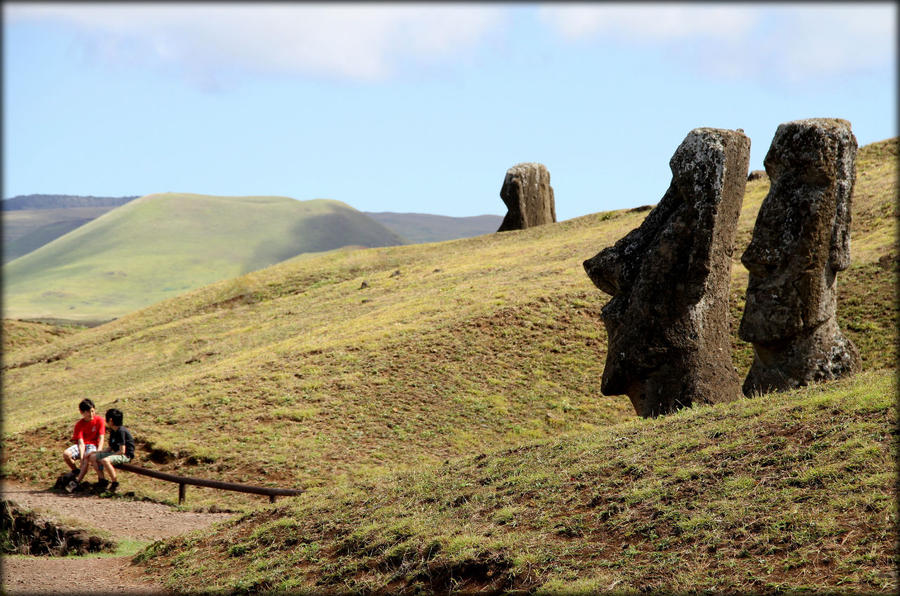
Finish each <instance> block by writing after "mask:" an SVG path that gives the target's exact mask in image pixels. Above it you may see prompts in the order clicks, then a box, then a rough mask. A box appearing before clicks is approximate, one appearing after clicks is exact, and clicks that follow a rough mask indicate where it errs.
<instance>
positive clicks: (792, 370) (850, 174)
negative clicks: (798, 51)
mask: <svg viewBox="0 0 900 596" xmlns="http://www.w3.org/2000/svg"><path fill="white" fill-rule="evenodd" d="M856 150H857V143H856V137H855V136H853V133H852V132H851V130H850V123H849V122H847V121H846V120H840V119H836V118H814V119H808V120H797V121H794V122H787V123H785V124H782V125H780V126H779V127H778V130H777V131H776V132H775V137H774V138H773V139H772V145H771V146H770V147H769V152H768V153H767V154H766V159H765V166H766V173H767V174H768V175H769V179H770V180H771V187H770V188H769V194H767V195H766V198H765V199H764V200H763V203H762V205H761V206H760V209H759V214H758V215H757V217H756V224H755V225H754V227H753V238H752V240H751V241H750V245H749V246H748V247H747V250H746V251H744V254H743V256H742V257H741V262H742V263H743V264H744V266H745V267H746V268H747V270H748V271H749V272H750V280H749V282H748V284H747V301H746V306H745V308H744V316H743V318H742V319H741V326H740V328H739V330H738V334H739V335H740V337H741V339H743V340H745V341H748V342H751V343H752V344H753V351H754V357H753V364H752V366H751V367H750V373H749V374H748V375H747V379H746V380H745V381H744V386H743V391H744V394H746V395H748V396H749V395H753V394H756V393H764V392H767V391H773V390H775V391H784V390H786V389H791V388H793V387H798V386H801V385H806V384H808V383H809V382H811V381H818V380H824V379H834V378H838V377H841V376H844V375H847V374H851V373H853V372H855V371H856V370H858V369H859V353H858V352H857V350H856V347H855V346H854V345H853V343H852V342H851V341H850V340H849V339H847V338H846V337H844V335H843V334H842V333H841V331H840V329H838V326H837V320H836V315H835V313H836V309H837V272H838V271H843V270H844V269H846V268H847V267H848V266H849V265H850V201H851V197H852V194H853V184H854V182H855V180H856Z"/></svg>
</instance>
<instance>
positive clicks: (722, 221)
mask: <svg viewBox="0 0 900 596" xmlns="http://www.w3.org/2000/svg"><path fill="white" fill-rule="evenodd" d="M749 163H750V139H749V138H747V137H746V136H745V135H744V134H742V133H741V132H739V131H733V130H721V129H716V128H697V129H694V130H692V131H691V132H690V133H689V134H688V135H687V137H685V139H684V141H683V142H682V143H681V145H680V146H679V147H678V149H677V150H676V151H675V154H674V155H673V156H672V159H671V160H670V161H669V167H670V168H671V170H672V182H671V184H670V185H669V189H668V190H667V191H666V194H665V195H664V196H663V198H662V200H660V202H659V204H658V205H657V206H656V207H655V208H653V210H651V211H650V213H648V214H647V217H646V219H645V220H644V221H643V223H642V224H641V225H640V226H639V227H638V228H636V229H634V230H632V231H631V232H629V233H628V234H627V235H626V236H625V237H624V238H622V239H620V240H619V241H618V242H616V243H615V245H613V246H611V247H608V248H605V249H603V250H602V251H600V252H599V253H598V254H597V255H596V256H594V257H593V258H591V259H588V260H586V261H585V262H584V268H585V271H586V272H587V274H588V277H590V278H591V281H593V282H594V285H596V286H597V287H598V288H600V289H601V290H603V291H604V292H606V293H607V294H610V295H612V299H611V300H610V301H609V302H608V303H607V304H606V306H604V307H603V309H602V311H601V319H602V320H603V323H604V325H605V326H606V330H607V334H608V335H609V345H608V349H607V355H606V367H605V368H604V370H603V379H602V382H601V386H600V391H601V392H602V393H603V394H604V395H621V394H623V393H624V394H627V395H628V397H629V398H631V403H632V405H633V406H634V409H635V411H636V412H637V413H638V414H639V415H640V416H644V417H651V416H658V415H660V414H666V413H669V412H672V411H674V410H676V409H678V408H680V407H685V406H691V405H693V404H698V403H703V404H708V403H717V402H724V401H731V400H734V399H737V398H738V397H740V395H741V389H740V379H739V377H738V375H737V372H736V371H735V369H734V366H733V364H732V361H731V338H730V333H729V313H728V294H729V286H730V282H731V256H732V253H733V251H734V237H735V232H736V230H737V222H738V216H739V215H740V211H741V203H742V202H743V199H744V187H745V186H746V183H747V170H748V167H749Z"/></svg>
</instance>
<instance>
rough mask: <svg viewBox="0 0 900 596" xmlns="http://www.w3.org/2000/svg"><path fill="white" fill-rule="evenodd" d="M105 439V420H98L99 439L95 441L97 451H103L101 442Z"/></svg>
mask: <svg viewBox="0 0 900 596" xmlns="http://www.w3.org/2000/svg"><path fill="white" fill-rule="evenodd" d="M104 439H106V420H105V419H103V418H100V438H99V439H97V451H98V452H99V451H103V440H104Z"/></svg>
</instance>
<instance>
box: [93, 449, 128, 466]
mask: <svg viewBox="0 0 900 596" xmlns="http://www.w3.org/2000/svg"><path fill="white" fill-rule="evenodd" d="M101 459H108V460H109V463H111V464H112V465H114V466H117V465H119V464H127V463H128V462H130V461H131V458H130V457H128V456H127V455H120V454H118V453H113V452H112V451H101V452H100V453H98V454H97V461H100V460H101Z"/></svg>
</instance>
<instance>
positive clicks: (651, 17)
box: [540, 3, 755, 42]
mask: <svg viewBox="0 0 900 596" xmlns="http://www.w3.org/2000/svg"><path fill="white" fill-rule="evenodd" d="M540 15H541V18H542V20H544V21H545V22H546V23H548V24H549V25H550V26H551V27H553V28H554V29H556V30H557V31H558V32H559V33H561V34H562V35H563V36H564V37H566V38H569V39H583V38H586V37H592V36H596V35H604V36H608V37H612V38H616V39H622V40H628V41H636V42H640V41H666V40H674V39H684V38H696V37H707V38H713V39H715V38H723V37H728V36H730V35H734V34H735V32H737V33H739V34H740V33H743V32H745V31H747V30H748V29H749V28H750V27H751V26H752V25H753V21H754V19H755V13H754V11H753V10H752V9H748V8H745V7H743V6H740V5H737V6H715V5H706V6H702V5H701V6H690V5H678V4H673V3H666V4H625V5H621V4H569V5H566V4H554V5H548V6H543V7H541V11H540Z"/></svg>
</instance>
